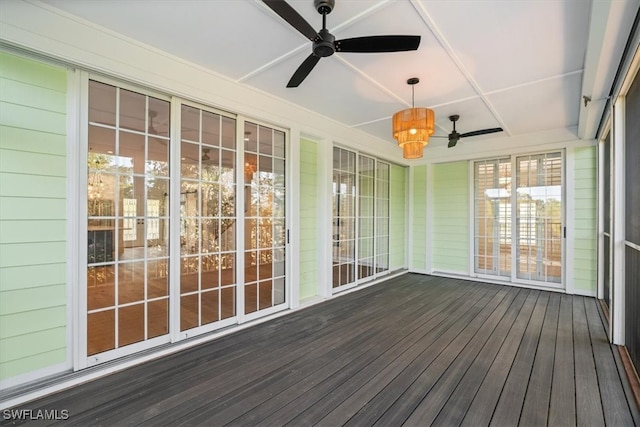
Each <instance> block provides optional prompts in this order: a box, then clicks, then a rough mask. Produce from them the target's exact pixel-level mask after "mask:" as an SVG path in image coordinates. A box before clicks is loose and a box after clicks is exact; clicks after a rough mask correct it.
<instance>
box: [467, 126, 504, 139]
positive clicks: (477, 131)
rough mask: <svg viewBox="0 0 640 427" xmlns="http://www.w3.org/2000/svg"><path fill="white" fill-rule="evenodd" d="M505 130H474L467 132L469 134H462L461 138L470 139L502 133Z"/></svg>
mask: <svg viewBox="0 0 640 427" xmlns="http://www.w3.org/2000/svg"><path fill="white" fill-rule="evenodd" d="M503 130H504V129H502V128H491V129H482V130H474V131H472V132H467V133H463V134H460V138H468V137H470V136H478V135H486V134H488V133H496V132H502V131H503Z"/></svg>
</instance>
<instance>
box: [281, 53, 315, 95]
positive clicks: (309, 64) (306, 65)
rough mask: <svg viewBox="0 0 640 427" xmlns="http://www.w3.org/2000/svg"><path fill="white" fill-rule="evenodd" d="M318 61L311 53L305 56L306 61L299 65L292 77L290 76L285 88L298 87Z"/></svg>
mask: <svg viewBox="0 0 640 427" xmlns="http://www.w3.org/2000/svg"><path fill="white" fill-rule="evenodd" d="M318 61H320V57H319V56H316V55H314V54H313V53H312V54H311V55H309V56H307V59H305V60H304V62H302V64H300V66H299V67H298V69H297V70H296V72H295V73H293V76H291V79H290V80H289V83H287V87H298V86H299V85H300V83H302V81H303V80H304V79H305V78H307V76H308V75H309V73H310V72H311V70H313V67H315V66H316V64H317V63H318Z"/></svg>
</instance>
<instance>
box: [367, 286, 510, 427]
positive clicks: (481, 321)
mask: <svg viewBox="0 0 640 427" xmlns="http://www.w3.org/2000/svg"><path fill="white" fill-rule="evenodd" d="M515 293H516V290H515V289H511V290H510V292H507V293H502V292H499V293H498V296H502V298H500V299H497V298H494V299H493V300H492V301H491V302H490V303H489V304H488V305H487V307H486V308H487V310H483V311H481V312H480V313H479V314H478V316H476V317H475V318H474V319H473V320H472V321H471V322H469V323H468V325H467V326H466V327H465V328H464V329H463V330H462V332H460V334H459V335H458V336H457V337H456V338H455V339H454V340H453V341H452V342H451V343H450V344H449V345H447V346H446V347H444V348H443V349H442V351H441V352H440V354H438V357H437V358H436V359H435V360H434V361H433V363H430V364H429V365H428V366H427V368H426V369H423V368H421V372H419V373H418V372H416V373H418V375H416V373H413V374H412V375H413V376H414V377H415V380H414V381H413V382H412V383H410V385H409V386H408V387H406V390H405V391H404V392H403V393H402V394H401V396H399V398H397V399H396V400H395V401H393V402H390V403H391V404H390V405H385V406H387V409H386V411H385V412H384V414H383V415H382V416H381V417H380V418H379V419H378V420H377V421H376V422H375V423H374V424H373V425H378V426H390V425H400V424H402V423H404V422H405V420H407V418H408V417H409V416H410V415H411V413H412V412H413V411H414V410H415V408H416V407H417V406H418V405H419V404H420V402H421V401H422V399H423V398H424V395H425V393H427V392H428V391H429V390H430V389H431V388H432V387H433V386H434V385H435V384H436V382H437V381H438V379H439V378H440V377H441V376H442V374H444V372H445V371H446V370H447V368H448V367H449V366H450V365H451V363H452V362H453V361H454V360H455V359H456V357H457V356H458V355H459V354H460V352H461V351H463V350H464V349H465V347H466V346H467V345H468V344H469V343H472V345H474V346H475V345H476V344H477V343H478V342H479V340H480V339H482V338H478V339H474V337H483V335H484V334H485V333H486V331H487V330H488V329H491V330H493V327H494V326H495V325H494V322H497V320H499V318H500V317H502V313H504V310H506V309H507V308H508V306H509V305H511V302H512V300H513V298H515ZM485 325H486V327H485V328H483V326H485ZM470 351H472V352H473V351H475V348H472V349H471V350H470ZM402 382H403V383H404V384H407V381H406V379H403V380H402Z"/></svg>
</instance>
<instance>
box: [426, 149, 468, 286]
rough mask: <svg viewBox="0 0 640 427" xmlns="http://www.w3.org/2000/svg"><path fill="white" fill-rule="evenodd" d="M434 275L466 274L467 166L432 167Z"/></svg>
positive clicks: (457, 164) (432, 265) (462, 163)
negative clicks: (445, 273)
mask: <svg viewBox="0 0 640 427" xmlns="http://www.w3.org/2000/svg"><path fill="white" fill-rule="evenodd" d="M432 179H433V182H432V188H433V190H432V191H433V197H432V199H431V203H432V212H433V223H432V224H433V225H432V231H433V241H432V242H431V251H432V254H433V255H432V257H433V259H432V261H431V268H432V269H433V270H434V271H436V272H437V271H441V272H450V273H461V274H468V272H469V213H470V210H469V166H468V163H467V162H456V163H444V164H437V165H433V172H432Z"/></svg>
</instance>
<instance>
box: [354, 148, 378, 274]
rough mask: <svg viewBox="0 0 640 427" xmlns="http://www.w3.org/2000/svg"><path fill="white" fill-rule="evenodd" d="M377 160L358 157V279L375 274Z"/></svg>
mask: <svg viewBox="0 0 640 427" xmlns="http://www.w3.org/2000/svg"><path fill="white" fill-rule="evenodd" d="M375 164H376V162H375V159H373V158H371V157H366V156H362V155H360V156H358V186H359V187H358V220H359V224H358V279H364V278H366V277H370V276H373V275H374V274H375V247H374V240H375V231H374V224H375V203H376V198H375V196H376V194H375V184H376V181H375V176H376V170H375Z"/></svg>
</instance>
